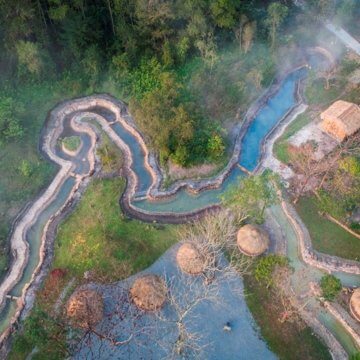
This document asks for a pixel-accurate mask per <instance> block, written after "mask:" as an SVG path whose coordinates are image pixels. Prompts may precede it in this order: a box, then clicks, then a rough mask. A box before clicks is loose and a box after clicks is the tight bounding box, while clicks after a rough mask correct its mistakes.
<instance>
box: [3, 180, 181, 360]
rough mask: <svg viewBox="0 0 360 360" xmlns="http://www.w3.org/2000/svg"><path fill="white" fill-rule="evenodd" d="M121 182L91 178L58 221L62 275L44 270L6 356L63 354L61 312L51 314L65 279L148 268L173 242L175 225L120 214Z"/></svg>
mask: <svg viewBox="0 0 360 360" xmlns="http://www.w3.org/2000/svg"><path fill="white" fill-rule="evenodd" d="M124 185H125V181H124V179H122V178H116V179H96V180H93V181H92V182H91V183H90V185H89V187H88V189H87V190H86V192H85V194H84V196H83V198H82V199H81V201H80V203H79V205H78V206H77V208H76V209H75V211H74V212H73V213H72V214H71V215H70V216H69V217H68V218H67V219H66V220H65V221H64V222H63V223H62V224H61V226H60V228H59V232H58V235H57V238H56V242H55V258H54V262H53V269H58V268H61V269H63V270H64V271H65V274H66V275H65V276H64V277H62V278H59V279H57V278H54V277H52V276H51V273H50V274H49V276H48V277H47V279H46V280H45V282H44V284H43V287H42V289H41V290H40V291H39V292H38V294H37V300H36V304H35V307H34V309H33V310H32V312H31V314H30V316H29V317H28V318H27V320H26V321H25V322H24V328H23V329H22V331H21V332H19V333H18V334H17V336H16V338H15V341H14V345H13V347H12V351H11V354H10V356H9V359H11V360H20V359H21V360H23V359H26V358H27V356H28V355H29V353H30V352H31V351H32V349H33V348H34V347H37V348H38V352H37V353H36V354H35V355H34V356H33V359H38V360H39V359H63V358H65V357H67V353H66V347H67V345H66V338H67V328H66V327H64V326H63V319H62V318H61V317H62V315H61V312H60V314H56V313H54V304H55V302H56V300H57V299H58V298H59V296H60V294H61V292H62V290H63V288H64V287H65V286H66V284H67V283H68V281H69V280H70V279H71V278H73V277H75V278H77V282H76V284H77V285H78V284H79V283H82V282H83V281H84V279H83V275H84V272H85V271H91V279H92V280H94V281H101V282H106V283H108V282H111V281H116V280H121V279H124V278H127V277H128V276H130V275H133V274H135V273H137V272H138V271H141V270H143V269H145V268H146V267H148V266H150V265H151V264H152V263H153V262H155V261H156V260H157V259H158V258H159V256H161V255H162V254H163V253H164V252H165V251H166V250H167V249H168V248H169V247H170V246H171V245H172V244H174V243H175V242H176V241H177V236H176V231H175V227H174V226H171V225H158V224H146V223H143V222H140V221H136V220H130V219H126V218H125V217H124V216H123V215H122V212H121V210H120V207H119V202H118V199H119V196H120V194H121V193H122V192H123V191H124ZM71 292H72V290H71V291H70V293H71Z"/></svg>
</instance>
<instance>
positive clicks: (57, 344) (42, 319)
mask: <svg viewBox="0 0 360 360" xmlns="http://www.w3.org/2000/svg"><path fill="white" fill-rule="evenodd" d="M34 347H36V348H37V349H38V351H39V352H40V354H41V355H42V356H43V357H40V358H46V359H54V360H55V359H62V358H64V357H66V355H67V349H66V327H65V324H64V323H63V322H62V321H61V319H57V318H55V317H53V316H50V315H49V314H48V313H47V312H45V311H44V310H42V309H41V308H40V307H39V306H38V305H36V306H35V308H34V309H33V310H32V312H31V315H30V316H29V317H28V318H27V319H26V320H25V322H24V326H23V330H22V334H21V335H18V336H16V337H15V340H14V348H13V352H12V354H11V355H10V359H16V358H17V357H16V355H15V354H23V355H24V356H26V355H27V354H28V353H29V351H31V350H32V349H33V348H34ZM34 358H35V357H34ZM36 358H38V356H36ZM40 358H39V359H40Z"/></svg>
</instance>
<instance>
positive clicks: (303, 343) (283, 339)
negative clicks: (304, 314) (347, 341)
mask: <svg viewBox="0 0 360 360" xmlns="http://www.w3.org/2000/svg"><path fill="white" fill-rule="evenodd" d="M244 286H245V300H246V303H247V306H248V307H249V310H250V311H251V313H252V316H253V317H254V319H255V321H256V323H257V325H258V326H259V328H260V329H259V330H260V333H261V336H262V337H263V338H264V340H265V341H266V343H267V345H268V346H269V348H270V349H271V351H273V352H274V353H275V354H276V355H277V356H278V357H279V358H280V359H283V360H303V359H308V360H330V359H332V357H331V355H330V353H329V350H328V348H327V346H326V345H325V344H324V343H323V342H322V340H321V339H320V338H319V337H318V336H316V335H315V334H314V332H313V330H312V329H311V328H310V327H308V326H306V324H305V323H304V322H303V321H302V320H301V319H298V320H297V321H285V322H282V321H279V319H281V317H282V316H283V311H284V305H283V301H282V299H281V297H280V296H279V292H278V291H276V289H274V288H272V287H270V288H266V287H265V286H264V285H263V283H262V282H258V281H257V280H256V279H255V278H254V276H252V275H248V276H244ZM294 349H296V351H294Z"/></svg>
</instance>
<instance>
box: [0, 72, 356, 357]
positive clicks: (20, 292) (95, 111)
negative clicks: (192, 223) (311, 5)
mask: <svg viewBox="0 0 360 360" xmlns="http://www.w3.org/2000/svg"><path fill="white" fill-rule="evenodd" d="M304 76H306V70H304V69H298V70H296V71H294V72H292V73H290V74H289V75H287V76H286V77H285V79H284V80H283V81H282V82H281V83H279V84H278V85H277V87H276V91H273V92H272V93H270V94H269V97H268V98H267V99H266V102H265V103H264V104H262V106H261V107H260V108H259V111H257V113H256V116H255V117H252V118H251V121H249V122H248V123H246V121H245V124H244V125H243V127H242V129H241V130H240V133H239V137H238V139H237V141H236V143H235V147H234V155H233V156H232V158H231V160H230V162H229V164H228V165H227V167H226V168H225V169H224V171H223V172H222V173H220V174H218V175H217V176H216V177H214V178H211V179H207V180H199V181H178V182H176V183H175V184H173V185H172V186H171V187H170V188H169V189H166V190H164V189H162V187H161V183H162V175H161V171H160V170H159V167H158V165H157V161H156V157H155V156H154V154H152V153H149V152H148V150H147V148H146V146H145V143H144V141H143V139H142V137H141V134H140V133H138V131H137V130H136V127H135V125H134V124H133V122H132V119H131V117H130V116H129V115H128V114H127V111H126V107H125V105H124V104H123V103H121V102H119V101H117V100H115V99H114V98H112V97H110V96H108V95H97V96H90V97H87V98H82V99H76V100H73V101H69V102H64V103H63V104H60V105H58V106H57V107H56V108H55V109H54V110H53V111H52V112H51V113H50V114H49V117H48V119H47V122H46V126H45V128H44V133H43V136H42V150H43V152H44V154H46V156H47V157H49V159H50V160H51V161H53V162H55V163H56V164H57V165H58V166H59V173H58V174H57V176H56V178H55V179H54V180H53V182H52V184H50V186H49V188H48V189H47V190H45V192H44V193H43V194H41V195H40V197H39V198H38V199H37V200H36V201H34V202H33V203H32V204H31V205H30V206H29V207H28V208H27V209H26V211H24V213H23V215H22V216H20V217H19V219H18V220H17V221H16V222H15V224H14V229H13V232H12V234H11V241H12V249H13V253H15V254H16V256H15V257H14V260H13V264H12V267H11V270H10V271H9V273H8V275H7V277H6V278H5V279H4V281H3V283H2V284H1V285H0V303H1V304H2V310H1V317H0V330H1V331H2V332H3V331H4V330H6V329H7V328H8V327H9V325H10V324H11V323H12V322H13V321H14V316H15V315H18V314H19V312H20V310H21V308H22V307H23V306H24V303H25V302H26V291H27V288H28V284H29V283H31V282H32V281H33V279H34V277H35V276H36V275H37V273H38V272H39V270H40V269H41V263H42V260H43V259H44V257H45V256H46V236H47V230H48V226H49V224H51V221H53V220H54V219H55V218H56V217H58V216H61V212H62V210H63V209H64V207H65V206H66V205H67V203H68V202H69V199H73V197H74V196H76V194H77V192H79V190H78V188H79V187H80V185H81V184H82V183H83V182H84V181H86V180H87V179H88V178H89V177H90V176H91V175H92V173H93V172H94V168H95V164H96V161H95V158H94V147H95V142H96V136H95V129H94V125H92V122H94V121H96V122H97V123H98V124H99V125H100V126H101V127H102V130H103V131H104V132H106V133H107V135H108V136H109V137H110V139H111V140H112V141H114V143H115V144H116V145H117V146H118V147H119V148H120V149H121V150H122V151H123V153H124V157H125V165H124V175H125V176H126V178H127V186H126V190H125V193H124V194H123V195H122V198H121V206H122V208H123V210H124V211H125V212H128V213H129V214H130V215H132V216H136V217H138V218H140V219H143V220H147V221H151V220H154V219H156V220H158V221H172V222H177V221H179V222H180V221H183V220H184V219H185V218H187V217H189V216H195V215H196V214H198V213H199V212H200V211H203V210H204V209H208V208H210V207H213V206H218V205H219V204H220V200H221V195H222V194H223V193H224V192H225V191H226V190H227V189H228V188H229V186H231V185H232V184H235V183H236V182H237V181H239V178H241V177H243V176H246V175H245V174H244V172H243V171H242V170H241V168H245V169H247V170H249V171H253V170H255V169H256V168H257V167H258V165H259V163H260V161H261V149H262V143H263V141H264V139H266V136H267V135H268V134H269V133H270V132H271V131H272V129H273V128H274V127H275V126H276V125H277V124H278V123H279V122H280V121H281V120H282V119H283V118H284V116H285V115H286V114H288V113H289V112H290V111H291V110H292V109H293V108H294V107H295V106H296V105H297V103H298V102H299V101H300V100H299V99H298V96H297V90H298V83H299V81H300V80H301V79H302V78H303V77H304ZM88 120H91V122H89V121H88ZM69 135H78V136H80V138H81V148H80V150H79V151H78V153H77V154H76V155H74V156H71V155H69V154H66V153H65V152H64V151H63V150H62V149H61V147H60V146H59V142H58V139H59V138H61V137H64V136H69ZM238 164H239V165H240V166H237V165H238ZM271 211H272V213H273V215H274V217H275V218H276V219H277V222H278V223H279V226H280V227H281V229H282V230H283V231H284V232H285V233H286V238H287V254H288V257H289V258H290V261H291V264H292V266H293V267H294V268H295V273H294V275H293V277H292V285H293V287H294V288H295V289H299V291H301V288H302V287H303V286H305V284H304V281H303V280H302V279H304V278H305V277H304V278H302V277H301V276H299V273H301V272H306V274H307V277H306V279H307V280H306V281H309V280H311V281H318V280H319V278H320V277H321V276H322V274H323V271H321V270H319V269H317V268H316V267H311V266H308V265H306V264H305V263H304V262H303V261H302V259H301V255H300V252H299V245H298V239H297V236H296V233H295V232H294V229H293V227H292V225H291V224H290V223H289V221H288V219H287V218H286V217H285V215H284V213H283V211H282V210H281V207H280V206H277V207H274V208H273V209H271ZM27 244H28V245H27ZM336 276H338V277H339V278H340V279H341V281H342V283H343V284H344V285H345V286H360V277H359V276H358V275H356V274H351V273H345V272H339V273H336ZM307 285H308V284H307ZM8 295H10V296H12V297H17V298H19V300H18V302H16V301H14V300H10V299H9V296H8ZM244 306H246V305H244ZM308 306H309V307H310V308H311V310H312V311H313V312H314V313H315V314H316V317H317V319H318V320H319V321H320V323H321V324H323V325H324V326H325V327H326V328H327V329H328V330H329V331H330V332H331V333H332V334H333V335H334V336H335V338H336V339H337V340H338V341H339V343H340V344H341V345H342V346H343V348H344V349H345V350H346V351H347V352H348V353H353V352H354V351H355V350H356V349H357V345H356V343H355V341H354V340H353V338H352V337H351V335H350V334H349V333H348V332H347V331H346V329H345V328H344V327H343V326H342V325H341V324H340V323H339V322H338V321H337V320H336V319H335V318H334V317H333V316H332V315H331V314H330V312H328V311H327V310H326V309H325V308H320V307H319V304H318V302H317V301H316V300H315V299H314V300H313V301H311V302H310V303H309V305H308ZM254 351H256V349H255V348H254Z"/></svg>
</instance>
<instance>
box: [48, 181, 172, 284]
mask: <svg viewBox="0 0 360 360" xmlns="http://www.w3.org/2000/svg"><path fill="white" fill-rule="evenodd" d="M124 184H125V182H124V180H123V179H106V180H94V181H93V182H92V183H91V184H90V185H89V188H88V189H87V190H86V192H85V194H84V197H83V198H82V200H81V202H80V203H79V205H78V207H77V208H76V209H75V211H74V212H73V213H72V214H71V215H70V217H69V218H68V219H67V220H66V221H65V222H64V223H63V224H62V225H61V226H60V229H59V233H58V236H57V239H56V244H55V260H54V264H53V267H54V268H65V269H67V270H68V271H70V273H71V274H73V275H76V276H82V275H83V274H84V272H85V271H88V270H91V271H93V272H95V273H96V274H98V275H99V277H105V278H106V279H108V280H119V279H122V278H125V277H128V276H129V275H131V274H134V273H136V272H138V271H139V270H142V269H144V268H146V267H148V266H149V265H151V264H152V263H153V262H154V261H155V260H156V259H157V258H158V257H159V256H160V255H162V254H163V253H164V251H165V250H167V249H168V248H169V247H170V246H171V245H172V244H174V243H175V241H176V234H175V232H174V231H173V229H174V228H173V227H172V226H169V225H153V224H145V223H142V222H140V221H136V220H128V219H126V218H125V217H124V216H123V215H122V213H121V210H120V208H119V202H118V200H119V197H120V194H121V193H122V192H123V191H124Z"/></svg>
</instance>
